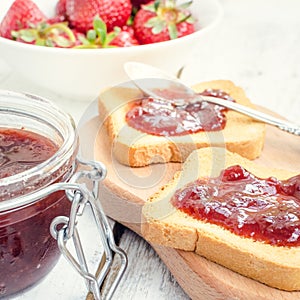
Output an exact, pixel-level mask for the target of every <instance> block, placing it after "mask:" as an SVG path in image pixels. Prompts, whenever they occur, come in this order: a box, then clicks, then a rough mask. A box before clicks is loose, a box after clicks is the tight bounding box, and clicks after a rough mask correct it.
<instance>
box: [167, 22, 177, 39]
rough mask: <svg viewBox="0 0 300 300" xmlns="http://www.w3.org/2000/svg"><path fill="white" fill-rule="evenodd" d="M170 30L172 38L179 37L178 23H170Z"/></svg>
mask: <svg viewBox="0 0 300 300" xmlns="http://www.w3.org/2000/svg"><path fill="white" fill-rule="evenodd" d="M168 31H169V36H170V39H171V40H174V39H177V37H178V34H177V27H176V24H174V23H170V24H169V25H168Z"/></svg>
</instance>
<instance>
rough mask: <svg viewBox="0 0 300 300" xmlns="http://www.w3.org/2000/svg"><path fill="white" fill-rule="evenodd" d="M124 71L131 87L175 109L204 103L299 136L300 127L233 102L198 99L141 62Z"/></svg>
mask: <svg viewBox="0 0 300 300" xmlns="http://www.w3.org/2000/svg"><path fill="white" fill-rule="evenodd" d="M124 70H125V72H126V74H127V75H128V77H129V78H130V79H131V80H132V81H133V82H134V84H135V85H136V86H137V87H138V88H139V89H140V90H141V91H143V92H144V93H145V94H146V95H148V96H151V97H155V98H160V99H164V100H166V101H168V100H172V101H173V103H174V104H175V105H176V106H180V105H183V104H185V103H186V101H189V102H199V101H206V102H210V103H214V104H217V105H220V106H224V107H226V108H228V109H231V110H234V111H237V112H239V113H241V114H244V115H246V116H249V117H251V118H253V119H255V120H258V121H261V122H264V123H266V124H270V125H273V126H276V127H277V128H279V129H281V130H284V131H287V132H289V133H292V134H295V135H298V136H300V126H299V125H297V124H294V123H292V122H289V121H285V120H282V119H279V118H276V117H273V116H271V115H269V114H266V113H263V112H260V111H257V110H255V109H252V108H249V107H247V106H244V105H241V104H239V103H236V102H231V101H227V100H224V99H221V98H217V97H210V96H203V95H199V94H197V93H196V92H195V91H194V90H193V89H192V88H190V87H188V86H187V85H186V84H184V83H183V82H182V81H181V80H180V79H178V78H177V77H175V76H173V75H171V74H168V73H167V72H165V71H163V70H160V69H158V68H156V67H153V66H151V65H148V64H144V63H140V62H126V63H125V64H124ZM166 90H169V91H170V92H171V93H170V97H168V96H167V94H166V93H164V94H161V93H160V91H166Z"/></svg>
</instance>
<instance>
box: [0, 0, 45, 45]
mask: <svg viewBox="0 0 300 300" xmlns="http://www.w3.org/2000/svg"><path fill="white" fill-rule="evenodd" d="M43 20H46V16H45V15H44V14H43V13H42V11H41V10H40V9H39V8H38V6H37V5H36V4H35V3H34V2H32V1H31V0H15V1H14V2H13V4H12V5H11V7H10V8H9V10H8V12H7V13H6V15H5V17H4V18H3V20H2V22H1V24H0V36H2V37H5V38H8V39H11V38H12V35H11V31H12V30H19V29H23V28H28V27H29V26H30V25H32V24H37V23H39V22H41V21H43Z"/></svg>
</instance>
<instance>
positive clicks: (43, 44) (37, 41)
mask: <svg viewBox="0 0 300 300" xmlns="http://www.w3.org/2000/svg"><path fill="white" fill-rule="evenodd" d="M35 44H36V45H38V46H47V45H46V41H45V40H44V39H41V38H38V39H37V40H36V41H35Z"/></svg>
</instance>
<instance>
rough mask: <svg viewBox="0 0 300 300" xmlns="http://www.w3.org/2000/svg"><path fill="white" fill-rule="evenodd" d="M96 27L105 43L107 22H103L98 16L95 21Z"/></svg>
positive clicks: (102, 42)
mask: <svg viewBox="0 0 300 300" xmlns="http://www.w3.org/2000/svg"><path fill="white" fill-rule="evenodd" d="M93 26H94V29H95V31H96V33H97V35H98V36H99V38H100V43H101V44H102V45H103V44H104V43H105V40H106V35H107V27H106V24H105V22H103V21H102V20H101V19H100V18H99V17H98V16H97V17H96V18H95V19H94V21H93Z"/></svg>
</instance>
